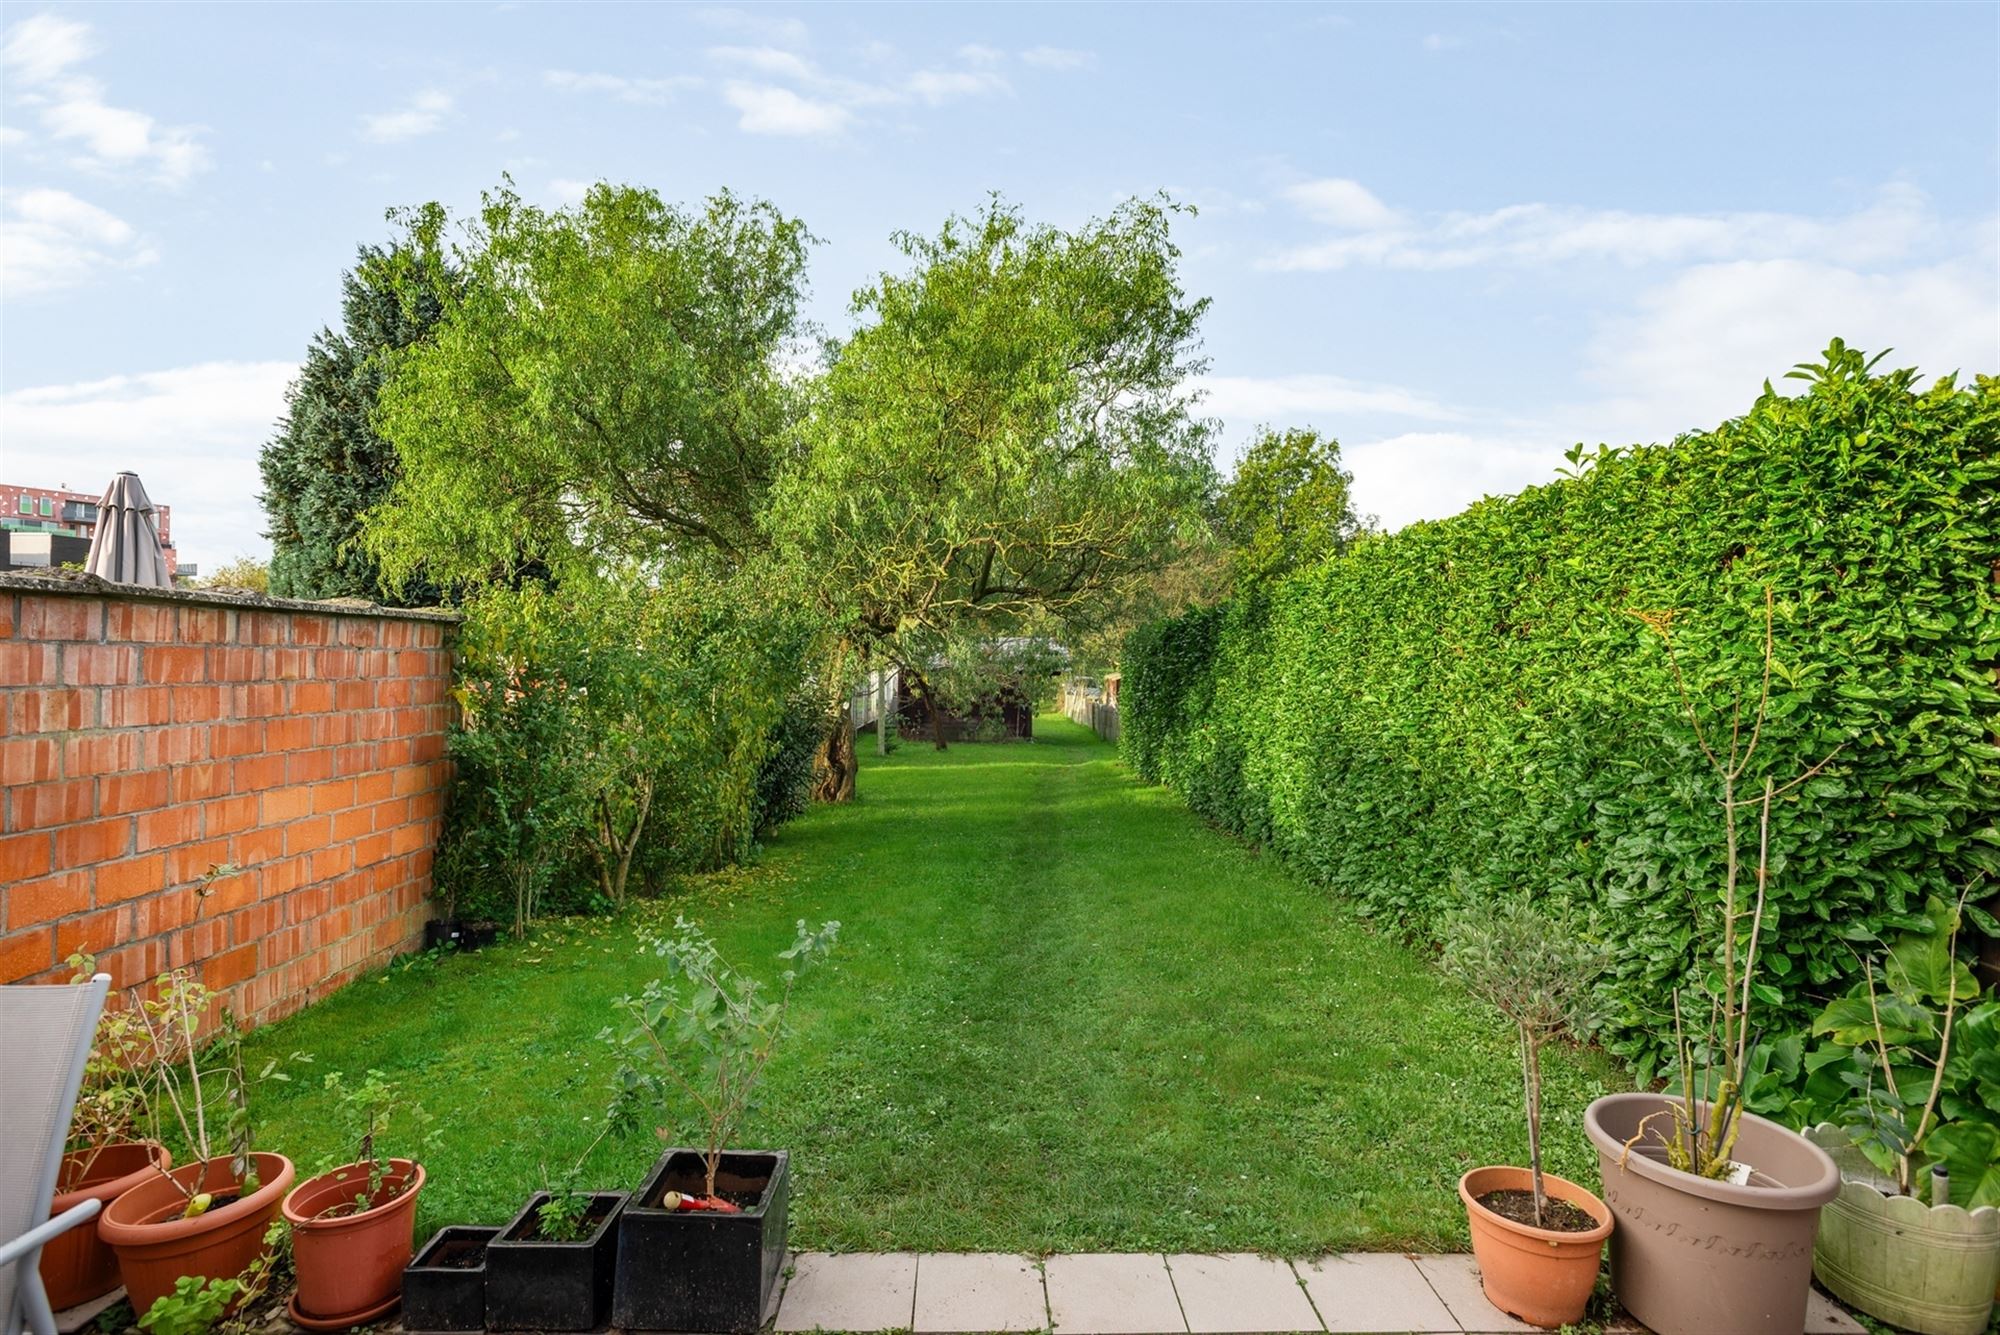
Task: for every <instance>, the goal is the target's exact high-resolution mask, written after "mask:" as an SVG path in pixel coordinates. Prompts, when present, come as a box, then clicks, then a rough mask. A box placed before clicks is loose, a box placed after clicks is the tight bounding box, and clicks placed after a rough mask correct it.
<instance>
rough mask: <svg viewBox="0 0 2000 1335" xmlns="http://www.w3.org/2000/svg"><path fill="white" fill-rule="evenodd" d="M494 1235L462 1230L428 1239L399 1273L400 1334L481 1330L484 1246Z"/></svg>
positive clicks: (461, 1227)
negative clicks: (401, 1325)
mask: <svg viewBox="0 0 2000 1335" xmlns="http://www.w3.org/2000/svg"><path fill="white" fill-rule="evenodd" d="M499 1234H500V1230H499V1229H497V1228H468V1227H466V1226H464V1225H462V1224H455V1225H453V1226H452V1227H450V1228H441V1229H439V1230H438V1231H437V1232H436V1233H434V1234H432V1235H431V1240H430V1241H429V1242H427V1243H425V1244H424V1249H423V1250H422V1251H420V1252H418V1253H417V1255H416V1259H415V1260H413V1261H411V1262H410V1264H409V1265H408V1266H406V1267H405V1268H404V1270H403V1329H404V1330H412V1331H457V1330H484V1329H486V1244H487V1243H489V1242H491V1241H493V1239H494V1238H496V1237H498V1236H499Z"/></svg>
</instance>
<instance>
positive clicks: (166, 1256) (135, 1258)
mask: <svg viewBox="0 0 2000 1335" xmlns="http://www.w3.org/2000/svg"><path fill="white" fill-rule="evenodd" d="M250 1157H251V1159H252V1160H253V1161H254V1162H255V1164H256V1166H257V1183H258V1185H257V1189H256V1190H255V1191H253V1192H251V1193H250V1194H249V1195H248V1196H244V1197H242V1198H241V1199H240V1200H234V1201H231V1202H230V1203H229V1204H227V1205H217V1206H211V1207H210V1208H209V1209H208V1210H207V1211H205V1212H204V1213H202V1214H198V1215H196V1216H195V1217H194V1218H192V1219H183V1218H181V1217H180V1216H181V1211H182V1209H184V1208H185V1207H186V1204H187V1196H186V1195H185V1194H184V1192H183V1191H182V1189H181V1187H177V1186H175V1185H174V1183H176V1182H178V1183H180V1184H182V1186H191V1185H195V1184H196V1182H197V1180H198V1181H199V1186H198V1188H197V1189H198V1190H201V1191H206V1192H211V1193H213V1194H214V1195H217V1196H225V1195H229V1194H230V1193H232V1192H234V1191H235V1190H236V1187H237V1182H236V1178H235V1176H234V1175H233V1174H232V1173H231V1172H230V1171H229V1159H228V1157H227V1156H224V1157H223V1158H220V1159H217V1160H215V1161H214V1162H213V1163H211V1164H209V1165H208V1168H207V1171H206V1172H203V1170H202V1165H200V1164H198V1163H194V1164H187V1165H185V1166H184V1167H181V1168H176V1169H174V1170H173V1173H172V1174H171V1176H172V1177H173V1179H174V1181H173V1182H169V1181H168V1180H167V1178H166V1177H165V1176H162V1175H159V1174H155V1175H154V1176H152V1177H150V1178H148V1179H147V1180H146V1181H143V1182H141V1183H140V1184H139V1185H138V1186H136V1187H133V1188H132V1189H131V1190H130V1191H128V1192H126V1193H125V1194H124V1195H122V1196H120V1197H119V1198H118V1199H117V1200H115V1201H113V1202H111V1204H109V1205H107V1206H105V1207H104V1213H103V1214H101V1215H99V1216H98V1218H97V1235H98V1236H99V1237H101V1238H103V1239H104V1241H105V1242H106V1243H107V1244H109V1245H110V1247H111V1249H112V1250H113V1251H115V1252H117V1253H118V1273H119V1274H120V1275H122V1276H123V1277H124V1280H125V1293H126V1296H127V1297H129V1298H130V1299H131V1300H132V1310H133V1312H135V1313H136V1314H137V1315H139V1316H144V1315H145V1314H146V1313H147V1311H149V1310H150V1309H151V1308H152V1306H153V1304H154V1303H155V1302H156V1301H158V1300H159V1299H160V1298H161V1297H163V1296H165V1295H166V1294H169V1293H172V1292H173V1291H174V1281H176V1280H178V1279H180V1278H181V1276H183V1275H199V1276H201V1277H203V1278H205V1279H229V1278H232V1277H233V1276H236V1275H240V1274H242V1273H243V1271H244V1270H245V1269H246V1268H248V1266H249V1265H250V1263H251V1262H252V1261H254V1260H256V1259H257V1257H258V1256H259V1255H260V1254H261V1253H262V1252H263V1250H264V1230H265V1229H267V1228H269V1227H270V1225H271V1220H272V1219H273V1218H274V1217H275V1216H276V1215H277V1213H278V1205H279V1202H281V1201H283V1200H284V1198H285V1192H286V1191H287V1190H288V1189H290V1187H291V1185H292V1178H293V1176H294V1175H295V1172H294V1170H293V1168H292V1161H291V1160H290V1159H287V1158H286V1157H285V1156H284V1155H282V1154H253V1155H251V1156H250Z"/></svg>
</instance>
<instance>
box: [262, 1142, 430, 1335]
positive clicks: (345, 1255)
mask: <svg viewBox="0 0 2000 1335" xmlns="http://www.w3.org/2000/svg"><path fill="white" fill-rule="evenodd" d="M367 1186H368V1165H367V1164H359V1163H354V1164H346V1165H344V1166H342V1167H340V1168H336V1169H334V1170H333V1171H332V1172H330V1173H321V1174H320V1175H319V1176H318V1177H315V1178H309V1179H307V1180H306V1181H304V1182H301V1183H300V1184H299V1185H298V1186H297V1187H296V1188H295V1189H294V1190H293V1191H292V1194H291V1195H289V1196H287V1197H285V1205H284V1210H285V1221H286V1222H287V1223H289V1224H290V1225H291V1226H292V1261H293V1264H294V1265H295V1266H296V1267H297V1269H298V1274H299V1292H298V1297H297V1300H296V1302H297V1308H298V1313H299V1316H300V1317H302V1318H304V1319H305V1321H306V1323H307V1324H309V1325H315V1326H316V1325H318V1324H320V1323H328V1324H330V1325H335V1326H337V1327H338V1328H339V1329H342V1330H345V1329H346V1328H347V1327H349V1326H353V1325H362V1324H365V1323H366V1322H368V1321H372V1320H374V1319H375V1318H376V1317H379V1316H383V1315H386V1314H387V1313H388V1311H389V1309H390V1308H392V1307H394V1306H395V1305H396V1304H397V1302H398V1301H400V1300H401V1297H402V1292H403V1267H404V1266H406V1265H408V1264H409V1263H410V1253H411V1251H412V1243H413V1242H414V1241H415V1238H416V1232H415V1230H416V1224H417V1193H418V1192H420V1191H422V1190H423V1189H424V1168H423V1165H422V1164H419V1163H415V1162H413V1161H412V1160H409V1159H391V1160H389V1161H388V1165H387V1168H386V1171H385V1172H384V1173H383V1175H382V1188H381V1191H380V1192H379V1193H378V1195H379V1196H384V1197H388V1199H386V1200H383V1201H382V1203H381V1204H379V1205H376V1206H374V1207H372V1208H371V1209H367V1210H364V1211H362V1212H361V1213H360V1214H345V1213H343V1214H338V1215H334V1216H332V1217H328V1215H327V1212H328V1211H329V1210H340V1209H343V1208H351V1207H352V1205H353V1203H354V1198H355V1197H356V1196H357V1195H359V1194H360V1193H361V1192H362V1191H363V1190H364V1189H366V1187H367ZM392 1193H393V1194H392Z"/></svg>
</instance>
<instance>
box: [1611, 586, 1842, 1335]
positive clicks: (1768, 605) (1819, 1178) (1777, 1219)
mask: <svg viewBox="0 0 2000 1335" xmlns="http://www.w3.org/2000/svg"><path fill="white" fill-rule="evenodd" d="M1774 614H1775V609H1774V604H1773V598H1772V594H1771V591H1770V589H1769V588H1766V589H1765V590H1764V637H1763V645H1762V667H1763V679H1762V683H1761V686H1760V687H1759V690H1758V694H1757V698H1756V702H1755V705H1754V707H1752V708H1750V709H1748V710H1746V709H1745V707H1744V706H1745V701H1744V699H1743V696H1742V694H1741V692H1737V693H1736V694H1735V698H1734V699H1733V701H1732V702H1731V703H1730V705H1729V706H1727V707H1726V709H1725V711H1724V713H1723V719H1724V720H1725V721H1726V731H1725V729H1724V727H1722V726H1704V724H1703V722H1702V711H1701V710H1700V708H1698V707H1697V705H1696V703H1695V693H1694V692H1693V691H1691V690H1690V689H1689V686H1688V683H1687V681H1686V678H1685V677H1684V676H1683V675H1682V672H1681V664H1680V658H1679V656H1678V654H1677V653H1676V651H1675V644H1674V636H1673V625H1674V617H1673V615H1672V614H1670V613H1646V614H1639V619H1640V620H1641V621H1643V622H1644V623H1645V624H1646V625H1647V626H1648V627H1650V628H1651V629H1652V630H1653V631H1654V632H1656V633H1657V634H1658V635H1659V637H1660V639H1661V641H1662V643H1663V645H1664V646H1665V651H1666V654H1667V661H1668V665H1669V667H1670V668H1671V670H1672V673H1673V677H1674V681H1675V683H1676V686H1677V688H1678V690H1679V693H1680V697H1681V708H1682V712H1683V714H1684V715H1685V717H1686V718H1687V721H1688V725H1689V728H1690V730H1691V732H1692V736H1693V741H1694V745H1695V748H1696V749H1697V750H1698V751H1699V753H1700V755H1701V757H1702V758H1703V760H1704V761H1705V762H1706V765H1707V768H1708V770H1709V771H1710V776H1711V777H1712V780H1713V784H1714V790H1715V792H1716V795H1717V801H1718V805H1719V806H1720V809H1721V813H1722V828H1723V838H1724V843H1723V885H1722V892H1721V897H1720V904H1719V906H1718V911H1717V912H1716V914H1715V920H1716V921H1717V922H1718V929H1719V930H1718V931H1717V933H1716V941H1715V945H1714V947H1713V956H1714V959H1715V965H1716V967H1715V968H1714V969H1713V970H1711V971H1709V972H1707V973H1706V974H1705V975H1704V976H1703V979H1702V987H1701V991H1702V992H1703V993H1704V994H1705V997H1706V1001H1707V1007H1706V1009H1707V1012H1708V1013H1707V1015H1706V1017H1702V1016H1700V1015H1699V1013H1698V1012H1697V1013H1696V1014H1695V1015H1693V1016H1692V1017H1691V1016H1690V1014H1689V1012H1690V1010H1691V1009H1693V1007H1691V1006H1690V1005H1689V1004H1688V1003H1686V1002H1684V1000H1683V994H1682V992H1681V991H1679V990H1676V991H1675V992H1674V993H1673V995H1672V997H1671V998H1670V1009H1671V1014H1672V1017H1673V1019H1672V1024H1673V1036H1674V1047H1675V1050H1676V1053H1677V1055H1678V1061H1677V1064H1676V1070H1675V1073H1674V1077H1673V1079H1674V1084H1675V1086H1676V1087H1675V1088H1674V1089H1673V1090H1672V1092H1671V1093H1668V1094H1655V1093H1634V1094H1610V1095H1606V1096H1605V1097H1603V1098H1600V1099H1598V1100H1597V1101H1596V1102H1594V1103H1592V1104H1591V1105H1590V1107H1589V1108H1588V1109H1587V1110H1586V1111H1585V1113H1584V1131H1585V1133H1586V1134H1587V1135H1588V1136H1589V1137H1590V1140H1591V1143H1592V1144H1593V1145H1594V1146H1595V1147H1596V1149H1597V1157H1598V1171H1599V1174H1600V1176H1601V1180H1602V1182H1603V1187H1604V1199H1605V1201H1606V1202H1607V1203H1608V1204H1609V1205H1610V1206H1611V1207H1612V1210H1613V1211H1614V1212H1615V1213H1616V1214H1618V1215H1620V1216H1623V1217H1624V1218H1625V1219H1626V1220H1627V1221H1628V1222H1630V1223H1631V1224H1633V1225H1635V1226H1633V1227H1625V1228H1620V1229H1618V1230H1617V1231H1616V1232H1615V1233H1614V1234H1613V1235H1612V1238H1611V1285H1612V1288H1613V1290H1614V1291H1615V1292H1616V1293H1617V1295H1618V1299H1619V1301H1620V1302H1622V1303H1623V1304H1624V1305H1625V1308H1626V1310H1627V1311H1629V1312H1631V1313H1632V1315H1633V1316H1635V1317H1637V1318H1638V1319H1639V1320H1640V1321H1642V1322H1644V1323H1645V1324H1646V1325H1648V1326H1650V1327H1651V1328H1652V1329H1654V1330H1655V1331H1657V1332H1659V1333H1660V1335H1697V1332H1705V1331H1710V1330H1719V1329H1734V1330H1742V1331H1744V1332H1746V1335H1762V1333H1765V1332H1768V1333H1769V1335H1780V1333H1781V1332H1792V1331H1796V1330H1798V1329H1799V1328H1800V1327H1801V1326H1802V1324H1803V1323H1804V1321H1805V1310H1806V1301H1807V1298H1808V1296H1809V1294H1810V1292H1811V1287H1812V1243H1813V1236H1814V1234H1815V1232H1816V1231H1817V1228H1818V1222H1819V1212H1820V1208H1821V1207H1822V1206H1823V1205H1825V1204H1826V1203H1827V1201H1829V1200H1831V1199H1832V1198H1833V1196H1834V1194H1835V1193H1836V1192H1837V1191H1838V1190H1839V1188H1840V1174H1839V1171H1838V1170H1837V1169H1836V1168H1835V1167H1834V1164H1833V1160H1832V1159H1830V1158H1829V1157H1828V1156H1827V1154H1826V1152H1825V1151H1823V1150H1821V1149H1820V1148H1819V1147H1818V1146H1816V1145H1814V1144H1812V1143H1811V1142H1810V1141H1808V1140H1806V1139H1805V1138H1804V1137H1803V1136H1800V1135H1799V1134H1797V1133H1796V1132H1793V1131H1790V1130H1788V1129H1786V1128H1785V1127H1782V1126H1780V1125H1778V1124H1777V1123H1775V1122H1771V1121H1767V1120H1766V1119H1764V1118H1762V1117H1759V1116H1756V1115H1755V1114H1753V1113H1751V1112H1749V1111H1748V1110H1747V1108H1746V1106H1745V1105H1746V1102H1747V1101H1748V1100H1749V1099H1750V1098H1751V1097H1752V1096H1753V1095H1754V1093H1755V1090H1754V1086H1755V1083H1756V1059H1757V1058H1758V1056H1759V1051H1760V1049H1759V1045H1758V1044H1757V1042H1756V1030H1755V1027H1754V1026H1753V1023H1752V1004H1753V1002H1754V1001H1756V1000H1760V999H1766V998H1767V996H1768V997H1775V996H1776V994H1775V993H1774V992H1770V990H1769V989H1768V988H1766V989H1764V991H1763V992H1760V990H1759V986H1758V982H1757V966H1758V956H1759V947H1760V945H1761V943H1762V940H1763V938H1764V935H1765V932H1766V923H1765V910H1766V906H1767V903H1768V901H1769V889H1770V878H1771V841H1770V834H1771V812H1772V808H1773V806H1774V805H1775V804H1776V803H1777V802H1778V801H1779V800H1780V799H1782V798H1785V797H1787V796H1788V795H1789V794H1791V793H1793V792H1795V791H1796V790H1798V789H1799V788H1800V787H1801V786H1802V785H1804V784H1806V783H1807V782H1808V781H1809V780H1811V779H1813V778H1814V777H1816V776H1818V775H1819V774H1821V773H1822V772H1824V771H1825V770H1826V768H1827V766H1828V765H1829V764H1831V763H1832V762H1833V760H1834V759H1835V757H1837V756H1838V755H1839V754H1840V752H1841V750H1842V749H1843V747H1844V746H1845V743H1842V744H1841V745H1838V746H1835V747H1834V748H1833V749H1832V750H1831V751H1830V752H1829V753H1828V754H1827V755H1826V756H1825V757H1824V758H1823V759H1821V760H1820V761H1819V762H1817V763H1816V764H1813V765H1810V766H1808V767H1806V768H1805V769H1804V770H1803V771H1802V772H1800V773H1798V774H1796V775H1794V776H1792V777H1790V778H1788V779H1786V780H1784V781H1783V782H1780V781H1779V779H1778V778H1777V777H1776V776H1775V775H1772V774H1770V773H1768V772H1766V773H1764V774H1762V775H1761V776H1760V775H1758V774H1757V772H1756V767H1755V766H1756V757H1757V755H1758V747H1759V743H1760V742H1761V741H1762V740H1763V739H1764V736H1765V725H1766V723H1767V721H1768V720H1769V718H1770V705H1771V680H1772V675H1773V670H1774V666H1775V654H1774V646H1773V633H1772V627H1773V620H1774ZM1746 790H1747V791H1748V792H1749V793H1751V794H1754V795H1746ZM1747 823H1754V828H1755V831H1756V860H1755V862H1754V863H1752V864H1751V866H1750V869H1749V870H1750V872H1751V883H1752V885H1754V887H1755V894H1754V896H1751V897H1750V898H1749V899H1748V900H1747V902H1746V898H1745V894H1744V886H1743V882H1744V879H1745V876H1744V872H1745V867H1744V859H1743V847H1742V845H1743V843H1744V840H1745V838H1746V834H1745V831H1744V826H1745V825H1746V824H1747ZM1707 907H1708V906H1707V905H1705V904H1702V903H1700V902H1697V903H1696V905H1695V906H1694V908H1695V918H1696V921H1697V923H1700V922H1702V921H1704V920H1705V919H1706V918H1707V914H1706V913H1705V912H1704V910H1705V909H1707ZM1691 1019H1692V1020H1693V1021H1694V1022H1695V1023H1699V1024H1701V1025H1702V1029H1701V1031H1700V1032H1699V1033H1698V1034H1691V1033H1690V1032H1689V1029H1688V1025H1689V1023H1690V1020H1691ZM1690 1240H1696V1241H1697V1242H1698V1244H1699V1245H1692V1246H1691V1245H1689V1242H1690Z"/></svg>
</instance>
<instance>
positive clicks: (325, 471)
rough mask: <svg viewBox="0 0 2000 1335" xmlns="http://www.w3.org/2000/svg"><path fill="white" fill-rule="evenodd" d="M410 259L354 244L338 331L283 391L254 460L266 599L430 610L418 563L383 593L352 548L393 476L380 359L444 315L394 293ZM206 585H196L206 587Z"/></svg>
mask: <svg viewBox="0 0 2000 1335" xmlns="http://www.w3.org/2000/svg"><path fill="white" fill-rule="evenodd" d="M408 258H409V257H408V256H407V255H406V254H403V253H402V252H399V251H398V250H394V249H392V250H389V251H384V250H381V249H379V248H377V247H373V246H364V247H362V250H361V255H360V259H359V261H358V262H357V263H356V265H355V267H354V269H353V270H352V271H351V272H349V273H346V274H343V275H342V276H341V280H340V288H341V299H340V311H341V327H340V329H339V331H338V332H336V331H335V330H332V329H322V330H321V331H320V332H319V335H318V336H317V337H316V338H314V339H313V341H312V346H311V347H310V348H308V349H307V351H306V360H305V364H304V365H303V366H301V367H300V368H299V376H298V379H297V380H295V381H293V382H292V385H291V387H290V388H289V389H288V390H287V391H286V396H285V416H284V419H283V420H282V421H281V422H279V424H278V433H277V435H275V436H273V437H272V438H271V440H270V441H269V442H268V443H267V444H266V445H265V446H264V449H263V452H262V454H261V455H260V456H259V458H258V467H259V469H260V471H261V472H262V475H263V482H264V492H263V496H262V500H263V503H264V512H265V514H266V515H267V516H268V517H269V519H270V521H271V528H270V531H269V534H268V536H269V537H270V539H271V565H270V570H269V585H268V591H269V592H271V593H274V594H277V595H278V596H280V597H285V598H366V599H369V600H371V601H373V602H378V603H384V604H387V605H389V606H392V607H416V606H428V605H431V604H435V603H437V602H439V601H440V595H439V591H438V590H437V589H436V588H435V587H434V586H433V585H431V584H430V583H429V582H428V581H427V580H426V579H424V578H422V577H420V576H418V575H417V574H416V573H415V571H416V569H417V568H419V567H421V565H422V562H421V561H417V562H414V563H413V564H412V571H411V573H410V574H409V576H408V577H407V578H406V579H405V580H404V581H403V585H402V587H401V588H400V589H393V588H390V587H389V586H388V585H387V584H385V582H384V581H383V579H382V576H381V572H380V570H379V569H378V568H377V566H376V563H375V558H374V557H373V556H372V555H371V554H370V553H368V552H367V551H366V550H364V549H363V547H362V545H361V541H360V539H361V516H362V514H363V513H364V512H366V511H367V510H369V509H371V508H372V507H374V506H376V505H379V504H380V503H381V502H382V501H384V500H385V499H387V498H388V495H389V492H390V489H391V488H392V487H393V486H394V485H395V482H396V478H397V476H398V473H399V471H400V470H399V464H398V460H397V455H396V448H395V446H394V445H392V444H391V443H390V442H389V441H387V440H385V439H384V438H383V437H381V436H380V435H377V434H376V431H375V427H374V425H373V423H372V421H371V418H372V416H373V414H374V411H375V404H376V399H377V396H378V395H379V394H380V392H381V386H382V376H383V370H384V362H385V359H386V357H387V356H388V354H391V353H394V352H396V351H397V350H399V349H403V348H409V347H412V346H415V345H417V344H420V343H422V342H423V341H424V340H425V339H426V338H428V337H429V335H430V332H431V329H432V328H433V327H434V326H435V325H436V323H437V320H438V318H439V316H440V314H441V313H442V310H443V303H442V302H441V301H440V299H439V297H438V296H437V294H436V293H434V292H428V291H426V292H416V291H411V292H408V293H404V292H399V291H398V288H397V285H396V283H395V282H394V273H395V269H396V265H397V263H398V262H399V260H404V261H406V260H407V259H408ZM451 281H452V280H449V279H447V281H446V283H445V286H446V287H447V288H448V287H449V286H450V282H451ZM243 564H245V563H242V562H239V563H238V566H239V567H240V566H242V565H243ZM229 569H231V568H230V567H225V569H224V570H223V571H218V572H217V576H221V575H223V574H225V573H227V572H228V570H229ZM213 580H214V577H211V579H210V580H208V581H204V583H203V587H215V585H214V582H213ZM232 587H233V586H232Z"/></svg>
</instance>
